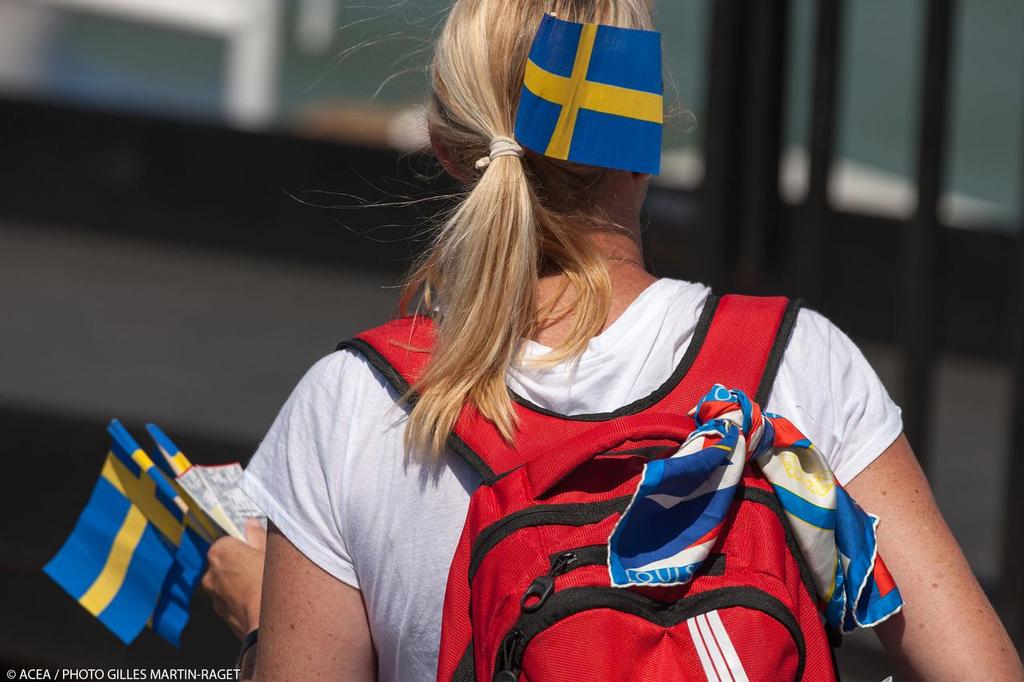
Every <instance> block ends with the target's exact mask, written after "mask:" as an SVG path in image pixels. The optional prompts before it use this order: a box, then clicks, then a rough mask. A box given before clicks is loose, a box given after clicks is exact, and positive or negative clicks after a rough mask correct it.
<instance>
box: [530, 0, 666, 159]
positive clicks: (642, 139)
mask: <svg viewBox="0 0 1024 682" xmlns="http://www.w3.org/2000/svg"><path fill="white" fill-rule="evenodd" d="M662 93H663V84H662V77H661V34H660V33H657V32H655V31H642V30H638V29H629V28H619V27H615V26H603V25H596V24H577V23H573V22H569V21H562V20H561V19H557V18H555V17H554V16H552V15H550V14H546V15H544V18H543V19H542V20H541V24H540V28H539V29H538V31H537V37H536V38H534V41H533V47H532V48H531V50H530V57H529V59H528V60H527V64H526V73H525V75H524V78H523V91H522V96H521V99H520V101H519V111H518V114H517V115H516V131H515V135H516V140H518V141H519V143H520V144H522V145H523V146H524V147H527V148H529V149H531V150H533V151H535V152H537V153H538V154H543V155H545V156H548V157H551V158H553V159H560V160H565V161H572V162H575V163H582V164H586V165H590V166H601V167H604V168H612V169H616V170H624V171H634V172H638V173H652V174H657V173H658V172H659V171H660V170H661V136H662V124H663V122H664V108H663V107H664V104H663V96H662Z"/></svg>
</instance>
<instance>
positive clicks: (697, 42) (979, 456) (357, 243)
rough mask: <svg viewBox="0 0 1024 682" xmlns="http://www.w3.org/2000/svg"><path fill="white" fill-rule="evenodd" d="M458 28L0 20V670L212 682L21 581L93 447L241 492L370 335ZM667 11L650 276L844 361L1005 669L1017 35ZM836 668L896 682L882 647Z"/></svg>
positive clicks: (81, 8)
mask: <svg viewBox="0 0 1024 682" xmlns="http://www.w3.org/2000/svg"><path fill="white" fill-rule="evenodd" d="M448 4H449V3H448V2H445V1H442V0H408V1H406V2H401V1H398V2H376V1H375V0H362V1H361V2H360V3H358V4H357V3H351V2H347V1H346V0H0V455H2V457H3V461H4V464H5V467H4V471H5V474H6V476H5V477H4V494H3V495H2V496H0V499H2V502H0V514H2V518H3V521H2V525H0V529H2V530H0V604H2V605H3V607H4V608H3V609H2V611H0V662H3V663H5V664H6V666H8V667H14V666H18V667H21V666H28V665H39V666H49V667H51V668H52V667H57V666H76V667H85V666H93V667H110V666H132V665H138V666H145V667H158V666H173V667H191V666H206V667H222V666H225V665H230V663H231V661H232V657H233V655H234V653H235V649H236V644H235V642H234V641H233V640H232V638H231V636H230V634H229V633H228V631H227V628H226V627H225V626H223V625H222V624H221V623H219V622H218V621H217V620H216V618H215V617H214V616H213V614H212V612H211V609H210V606H209V604H208V603H207V602H206V601H205V600H204V599H203V598H202V597H198V598H197V599H196V603H195V606H194V608H193V622H192V623H191V624H190V626H189V628H188V629H187V630H186V632H185V637H184V645H183V647H182V649H181V650H180V651H179V650H175V649H173V648H172V647H171V646H169V645H167V644H165V643H164V642H163V641H162V640H160V639H158V638H157V637H155V636H153V635H152V633H150V632H148V631H147V632H145V633H144V634H143V636H142V637H140V639H139V640H138V641H137V642H136V643H135V644H133V645H132V646H131V647H125V646H123V645H121V644H120V642H119V641H117V640H116V639H115V638H114V637H113V636H112V635H110V634H109V633H108V632H107V631H106V630H105V629H104V628H103V626H101V625H100V624H98V623H96V622H95V621H93V619H92V618H91V617H90V616H88V614H86V613H85V611H84V610H82V609H81V608H80V607H79V606H78V605H77V604H76V603H75V602H74V601H73V600H71V599H70V598H68V597H67V596H66V595H65V594H64V593H63V592H62V591H60V589H59V588H58V587H57V586H56V585H54V584H52V583H51V582H50V581H49V580H48V579H47V578H46V577H45V576H44V575H43V574H42V573H41V571H40V568H41V566H42V565H43V564H44V563H45V562H46V560H48V559H49V557H50V556H52V554H53V553H54V552H55V551H56V549H57V548H58V547H59V545H60V544H61V542H62V541H63V540H64V538H65V536H66V534H67V533H68V532H69V531H70V529H71V527H72V525H73V523H74V520H75V518H76V517H77V514H78V512H79V511H80V509H81V508H82V506H83V505H84V503H85V501H86V499H87V497H88V494H89V492H90V491H91V488H92V486H93V484H94V482H95V479H96V476H97V474H98V471H99V467H100V465H101V462H102V459H103V456H104V454H105V452H106V447H107V439H106V434H105V432H104V426H105V424H106V422H107V421H108V420H109V419H110V418H111V417H119V418H121V419H122V420H124V421H125V423H126V424H127V425H128V426H129V427H130V428H132V429H133V430H135V431H136V432H138V429H139V427H140V425H141V424H142V423H143V422H145V421H149V420H152V421H156V422H158V423H159V424H161V426H163V427H164V429H165V430H167V431H168V432H169V433H170V435H171V436H172V437H173V438H175V439H176V440H177V441H178V443H179V444H180V445H181V446H182V448H183V449H184V450H185V451H186V453H187V454H188V455H189V456H190V457H191V458H192V459H193V461H197V462H201V463H213V462H223V461H232V460H241V461H243V462H245V461H246V459H247V458H248V456H249V454H250V453H251V452H252V451H253V449H254V447H255V445H256V444H257V443H258V441H259V439H260V437H261V436H262V434H263V432H264V431H265V429H266V428H267V427H268V426H269V423H270V421H271V420H272V418H273V416H274V414H275V413H276V410H277V408H278V407H279V406H280V404H281V403H282V402H283V400H284V399H285V397H286V396H287V394H288V392H289V391H290V389H291V388H292V386H293V385H294V384H295V382H296V381H297V380H298V378H299V377H300V376H301V374H302V372H303V371H304V369H305V368H306V367H308V366H309V365H310V364H311V363H312V362H313V361H315V360H316V359H317V358H318V357H320V356H321V355H323V354H325V353H327V352H329V351H330V350H331V349H332V348H333V346H334V345H335V344H336V343H337V342H338V341H339V340H341V339H344V338H346V337H348V336H350V335H352V334H353V333H355V332H357V331H359V330H360V329H362V328H365V327H367V326H370V325H373V324H377V323H379V322H382V321H384V320H385V319H387V317H388V315H389V313H390V312H391V311H392V308H393V304H394V301H395V298H396V289H395V288H394V287H395V285H396V284H397V283H398V282H399V281H400V278H401V274H402V272H403V270H404V268H405V267H406V266H407V265H408V262H409V259H410V257H411V256H413V255H414V254H415V253H416V252H417V250H418V249H419V248H421V246H422V245H423V243H424V239H423V237H424V232H425V230H426V229H427V227H428V226H429V224H430V222H429V221H430V217H431V216H432V215H433V214H434V213H435V212H436V211H437V210H439V209H440V208H443V206H444V203H443V200H433V199H431V198H430V197H432V196H435V195H437V194H444V193H446V192H450V191H451V190H452V187H450V186H449V185H448V184H446V182H445V180H444V179H443V178H442V177H440V175H439V173H438V170H437V168H436V167H435V166H434V165H433V164H432V162H431V161H430V159H429V158H428V157H427V156H426V155H425V154H423V153H421V150H422V147H423V145H424V143H425V128H424V122H423V116H422V113H421V109H420V104H421V102H422V101H423V96H424V92H425V88H424V86H425V79H424V76H423V70H424V66H425V64H426V62H427V59H428V55H429V48H430V40H431V37H432V36H433V35H434V34H435V33H436V30H437V27H438V24H439V22H440V21H441V19H442V18H443V16H444V13H445V10H446V8H447V6H448ZM659 5H660V6H659V8H658V14H659V27H660V29H661V30H662V32H663V33H664V35H665V44H666V48H667V49H666V52H667V65H666V67H667V71H668V73H669V76H670V81H671V89H672V92H673V97H674V98H675V101H676V102H677V105H676V107H675V112H674V114H675V115H674V116H673V117H672V119H671V123H670V126H669V131H668V135H667V140H666V152H665V154H666V155H665V162H664V168H665V170H664V172H663V174H662V175H661V176H660V177H659V178H658V179H657V181H656V184H655V187H654V189H653V191H652V193H651V196H650V200H649V205H648V210H647V221H648V227H647V229H646V233H645V238H646V241H647V247H648V258H649V261H650V266H651V267H652V268H653V270H654V271H655V273H656V274H659V275H663V276H672V277H682V278H686V279H693V280H704V281H708V282H710V283H712V284H714V285H715V286H716V288H718V289H719V290H722V291H726V290H738V291H749V292H781V293H786V294H789V295H794V296H802V297H804V298H805V299H806V300H807V301H808V302H809V303H810V304H811V305H812V306H814V307H816V308H818V309H819V310H821V311H822V312H824V313H825V314H827V315H828V316H830V317H831V318H832V319H833V320H834V321H836V322H837V323H838V324H840V325H841V326H842V327H843V328H844V329H845V330H846V331H847V332H848V333H850V334H851V336H853V337H854V339H855V340H857V341H858V342H859V343H860V344H861V345H862V347H863V348H864V349H865V351H866V353H867V354H868V356H869V358H870V359H871V360H872V362H873V363H874V365H875V366H876V368H877V369H878V371H879V372H880V374H881V375H882V377H883V379H884V380H885V382H886V384H887V386H888V387H889V390H890V391H891V392H892V393H893V395H894V397H895V398H896V399H897V401H898V402H900V404H901V405H902V406H903V408H904V416H905V420H906V426H907V431H908V433H909V435H910V437H911V440H912V442H913V443H914V445H915V448H916V449H917V450H918V452H919V453H920V456H921V458H922V460H923V463H924V464H925V467H926V470H927V472H928V475H929V478H930V479H931V481H932V485H933V487H934V489H935V491H936V495H937V497H938V500H939V504H940V506H941V507H942V509H943V511H944V513H945V514H946V516H947V519H948V520H949V522H950V524H951V525H952V527H953V530H954V532H955V533H956V535H957V537H958V539H959V540H960V542H961V543H962V545H963V547H964V549H965V551H966V552H967V555H968V558H969V559H970V561H971V564H972V566H973V568H974V570H975V572H976V573H977V575H978V577H979V578H980V580H981V582H982V584H983V586H984V587H985V589H986V591H987V592H988V593H989V595H990V597H991V598H992V599H993V601H994V602H995V603H996V604H997V605H998V608H999V610H1000V613H1001V614H1002V615H1003V617H1004V619H1005V620H1006V622H1007V624H1008V626H1009V627H1010V629H1011V631H1012V632H1013V634H1014V636H1015V637H1016V641H1017V643H1018V646H1019V645H1020V644H1021V642H1022V634H1024V628H1022V625H1021V623H1022V607H1024V597H1022V595H1024V589H1022V582H1024V570H1022V569H1021V566H1022V565H1024V562H1022V559H1024V557H1022V556H1021V554H1022V550H1021V542H1020V541H1021V539H1022V536H1021V533H1020V531H1019V530H1018V529H1020V528H1021V527H1022V526H1021V524H1022V522H1024V507H1022V506H1021V503H1020V501H1019V500H1018V499H1017V495H1015V494H1011V493H1015V492H1016V491H1017V490H1019V489H1021V488H1024V467H1022V466H1021V465H1020V464H1019V458H1017V457H1014V456H1013V455H1016V453H1017V448H1016V447H1014V444H1016V443H1019V442H1022V440H1024V427H1022V426H1021V425H1022V424H1024V419H1022V417H1024V369H1022V368H1024V296H1021V291H1022V282H1021V273H1022V267H1021V266H1022V265H1024V248H1022V247H1021V244H1022V237H1024V229H1022V209H1021V203H1022V199H1024V172H1022V167H1024V134H1022V128H1024V41H1022V40H1021V35H1022V34H1024V5H1022V4H1021V3H1020V2H1019V0H986V2H970V3H969V2H965V1H963V0H961V1H960V2H955V1H954V0H901V1H900V2H891V1H886V0H858V1H857V2H841V1H840V0H746V1H742V0H671V2H669V1H668V0H664V1H663V2H661V3H659ZM937 645H940V643H937ZM841 661H842V666H843V668H844V670H845V672H846V673H847V677H848V678H849V679H854V680H858V679H864V680H878V679H881V678H882V677H884V675H885V674H888V673H889V672H890V670H889V668H888V665H887V662H886V661H885V658H884V655H883V654H881V653H880V651H879V649H878V647H877V644H876V643H875V642H874V638H873V636H872V635H870V634H867V635H859V636H855V637H853V638H850V639H849V640H848V642H847V643H846V645H845V646H844V647H843V650H842V652H841Z"/></svg>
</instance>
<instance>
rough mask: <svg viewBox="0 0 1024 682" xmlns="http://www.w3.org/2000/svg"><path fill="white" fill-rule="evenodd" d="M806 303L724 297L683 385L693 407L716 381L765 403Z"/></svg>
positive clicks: (683, 394)
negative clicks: (801, 309) (802, 306)
mask: <svg viewBox="0 0 1024 682" xmlns="http://www.w3.org/2000/svg"><path fill="white" fill-rule="evenodd" d="M801 305H802V304H801V302H800V301H799V300H795V299H793V300H791V299H788V298H786V297H784V296H742V295H738V294H730V295H726V296H722V297H721V298H720V299H718V301H717V305H716V306H715V310H714V316H713V317H712V318H711V325H710V327H709V328H708V330H707V333H706V335H705V336H704V340H703V343H702V344H701V347H700V350H699V351H698V353H697V356H696V358H695V359H694V361H693V364H692V365H690V368H689V370H688V371H687V373H686V376H685V377H684V379H683V381H682V382H681V385H680V389H681V390H680V393H681V395H680V396H679V398H680V399H681V400H682V403H683V405H686V406H688V407H686V409H689V408H690V407H692V406H693V405H694V403H696V401H697V400H699V399H700V398H701V396H703V395H704V394H705V393H707V391H708V390H709V389H710V388H711V387H712V386H713V385H714V384H716V383H717V384H723V385H725V386H727V387H729V388H736V389H740V390H742V391H744V392H745V393H746V394H747V395H749V396H751V397H752V398H753V399H754V400H755V401H756V402H758V403H760V404H761V405H762V406H764V405H765V404H766V403H767V402H768V398H769V397H770V396H771V391H772V385H773V384H774V383H775V376H776V374H778V371H779V365H780V364H781V363H782V357H783V355H785V352H786V347H787V346H788V344H789V339H790V336H791V335H792V333H793V327H794V326H795V324H796V320H797V315H798V313H799V312H800V308H801Z"/></svg>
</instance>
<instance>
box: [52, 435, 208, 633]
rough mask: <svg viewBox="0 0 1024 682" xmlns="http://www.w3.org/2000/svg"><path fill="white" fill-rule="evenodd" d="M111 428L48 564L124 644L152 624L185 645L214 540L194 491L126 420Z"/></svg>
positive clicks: (56, 578)
mask: <svg viewBox="0 0 1024 682" xmlns="http://www.w3.org/2000/svg"><path fill="white" fill-rule="evenodd" d="M107 431H108V433H109V434H110V437H111V439H112V442H111V448H110V452H109V453H108V455H107V458H106V461H105V462H104V464H103V469H102V471H101V472H100V479H99V481H97V483H96V486H95V488H94V489H93V492H92V496H91V497H90V499H89V503H88V504H87V505H86V507H85V510H84V511H83V512H82V514H81V516H80V517H79V519H78V522H77V523H76V524H75V528H74V529H73V530H72V532H71V535H70V536H69V537H68V539H67V540H66V541H65V543H64V546H63V547H61V549H60V551H58V552H57V554H56V556H54V557H53V559H51V560H50V562H49V563H48V564H46V566H45V567H44V568H43V571H44V572H45V573H46V574H47V575H49V576H50V577H51V578H52V579H53V580H54V581H55V582H56V583H57V584H58V585H60V586H61V587H62V588H63V589H64V590H65V591H66V592H67V593H68V594H70V595H71V596H72V597H73V598H74V599H75V600H76V601H78V602H79V603H80V604H81V605H82V606H83V607H84V608H85V609H86V610H87V611H89V613H91V614H92V615H94V616H96V618H97V619H98V620H99V621H100V622H101V623H103V624H104V625H106V626H107V627H108V628H109V629H110V630H111V631H112V632H113V633H114V634H115V635H116V636H117V637H118V638H119V639H120V640H121V641H123V642H124V643H126V644H129V643H131V642H132V641H134V639H135V638H136V637H138V635H139V633H140V632H141V631H142V628H144V627H145V626H146V625H147V623H148V624H149V625H151V627H152V628H153V630H154V631H155V632H156V633H157V634H159V635H160V636H161V637H163V638H164V639H166V640H168V641H169V642H171V643H172V644H174V645H176V646H177V645H178V644H179V643H180V638H181V632H182V630H183V628H184V627H185V624H186V623H187V622H188V615H189V602H190V601H191V597H192V593H193V591H194V590H195V586H196V584H197V583H198V581H199V578H200V576H201V575H202V572H203V570H204V569H205V566H206V552H207V550H208V549H209V546H210V542H209V540H208V537H207V534H206V531H205V529H204V528H203V526H202V524H201V523H200V518H199V517H198V516H197V515H196V514H195V513H194V510H191V509H189V505H188V504H187V502H186V500H187V499H189V498H188V496H187V493H185V492H184V491H183V490H182V489H181V488H180V486H178V484H177V483H176V482H174V481H173V480H170V479H168V478H167V476H165V475H164V473H163V471H162V470H161V468H160V467H158V466H157V465H156V464H155V463H154V462H153V460H151V459H150V457H149V455H147V454H146V453H145V451H143V450H142V448H140V447H139V445H138V443H136V442H135V439H133V438H132V437H131V434H129V433H128V431H127V430H125V428H124V427H123V426H122V425H121V424H120V422H118V421H117V420H116V419H115V420H113V421H112V422H111V423H110V426H109V427H108V428H107ZM207 522H208V520H207Z"/></svg>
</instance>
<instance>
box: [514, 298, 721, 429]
mask: <svg viewBox="0 0 1024 682" xmlns="http://www.w3.org/2000/svg"><path fill="white" fill-rule="evenodd" d="M718 300H719V299H718V296H715V295H714V294H708V298H707V300H706V301H705V302H704V308H703V309H702V310H701V314H700V318H699V319H698V320H697V327H696V329H694V331H693V339H691V341H690V345H689V346H688V347H687V349H686V352H685V353H684V354H683V359H682V360H680V361H679V364H678V365H676V368H675V369H674V370H673V371H672V375H671V376H669V378H668V379H666V380H665V381H664V382H662V384H661V385H660V386H658V388H656V389H654V391H653V392H651V393H650V394H648V395H646V396H644V397H643V398H637V399H636V400H634V401H633V402H631V403H629V404H628V405H623V406H622V407H619V408H616V409H614V410H612V411H611V412H594V413H592V414H561V413H559V412H555V411H554V410H549V409H547V408H544V407H541V406H540V405H536V404H534V403H531V402H530V401H529V400H527V399H526V398H524V397H522V396H521V395H519V394H518V393H516V392H515V391H513V390H512V389H509V393H511V394H512V399H513V400H515V401H516V402H517V403H519V404H520V405H522V406H523V407H525V408H527V409H528V410H531V411H533V412H538V413H540V414H544V415H547V416H549V417H558V418H559V419H564V420H566V421H577V422H601V421H609V420H612V419H615V418H617V417H623V416H626V415H628V414H636V413H637V412H643V411H644V410H646V409H647V408H648V407H650V406H651V405H654V404H655V403H657V402H658V401H659V400H661V399H662V398H664V397H665V396H667V395H668V394H669V393H671V392H672V389H674V388H675V387H676V386H678V385H679V382H681V381H682V380H683V378H684V377H685V376H686V374H687V372H689V371H690V367H691V366H692V365H693V363H694V361H695V360H696V359H697V355H698V354H699V353H700V350H701V348H703V346H704V339H705V338H707V335H708V330H710V329H711V321H712V319H713V318H714V316H715V310H716V309H717V308H718Z"/></svg>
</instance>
